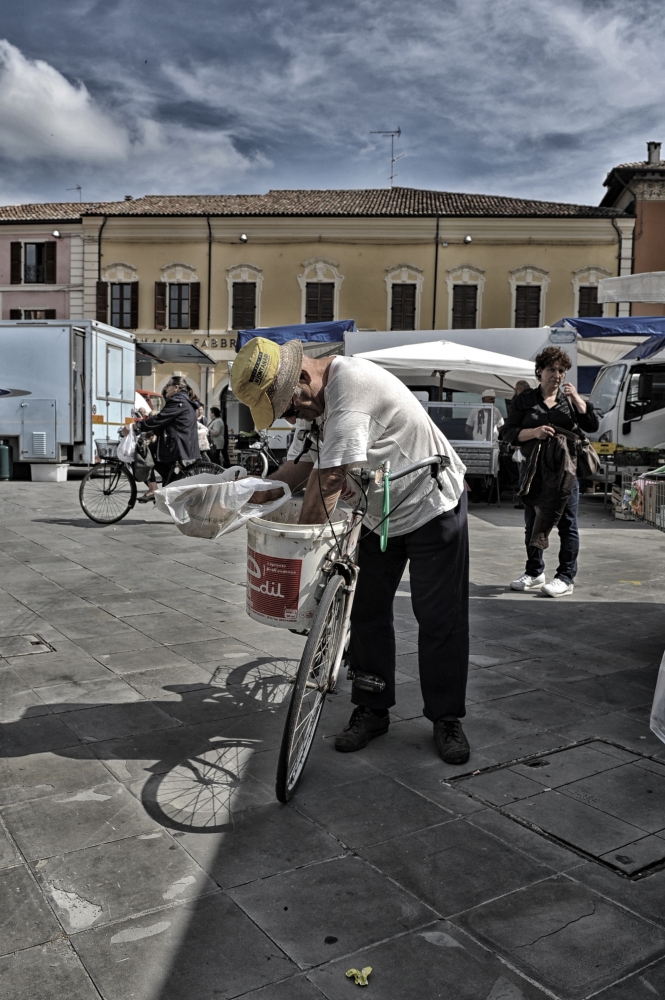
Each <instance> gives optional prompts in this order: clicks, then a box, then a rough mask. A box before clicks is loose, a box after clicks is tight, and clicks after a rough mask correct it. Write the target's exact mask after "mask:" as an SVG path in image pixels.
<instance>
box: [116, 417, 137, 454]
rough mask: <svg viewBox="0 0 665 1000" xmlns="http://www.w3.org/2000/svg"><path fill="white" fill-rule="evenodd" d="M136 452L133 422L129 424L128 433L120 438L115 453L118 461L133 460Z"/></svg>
mask: <svg viewBox="0 0 665 1000" xmlns="http://www.w3.org/2000/svg"><path fill="white" fill-rule="evenodd" d="M135 452H136V433H135V430H134V424H130V425H129V433H128V434H126V435H125V436H124V437H122V438H120V443H119V444H118V450H117V451H116V455H117V457H118V460H119V461H120V462H133V461H134V453H135Z"/></svg>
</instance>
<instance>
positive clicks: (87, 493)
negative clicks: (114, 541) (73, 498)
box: [79, 462, 136, 524]
mask: <svg viewBox="0 0 665 1000" xmlns="http://www.w3.org/2000/svg"><path fill="white" fill-rule="evenodd" d="M79 503H80V504H81V508H82V510H83V512H84V513H85V514H87V516H88V517H89V518H90V520H91V521H95V522H96V523H97V524H115V522H116V521H121V520H122V519H123V517H125V516H126V515H127V514H129V512H130V510H131V509H132V507H133V506H134V504H135V503H136V481H135V479H134V476H133V475H132V474H131V472H130V471H129V470H128V469H127V468H126V466H124V465H122V464H121V463H120V462H103V463H101V464H100V465H95V466H93V467H92V469H91V470H90V472H88V473H86V475H85V476H84V477H83V479H82V481H81V485H80V487H79Z"/></svg>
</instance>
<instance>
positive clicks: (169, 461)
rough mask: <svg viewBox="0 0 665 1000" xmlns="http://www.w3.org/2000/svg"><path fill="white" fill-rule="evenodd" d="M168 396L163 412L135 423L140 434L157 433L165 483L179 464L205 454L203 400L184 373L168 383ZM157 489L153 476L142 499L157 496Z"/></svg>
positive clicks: (157, 465) (157, 463) (157, 458)
mask: <svg viewBox="0 0 665 1000" xmlns="http://www.w3.org/2000/svg"><path fill="white" fill-rule="evenodd" d="M164 399H165V400H166V403H165V404H164V406H163V407H162V409H161V410H160V411H159V413H153V414H152V416H150V417H145V418H143V419H138V420H136V421H135V424H136V430H137V432H138V433H139V434H141V433H143V432H144V431H148V432H150V431H152V432H153V433H154V434H156V436H157V440H156V442H155V445H154V458H155V472H157V473H159V475H160V476H161V478H162V485H163V486H166V485H167V484H168V483H169V481H170V480H171V479H172V478H173V474H174V470H175V467H176V466H177V465H179V466H181V467H183V466H187V465H189V464H191V463H192V462H195V461H197V459H200V458H201V452H200V449H199V438H198V420H197V416H196V414H197V411H198V409H199V407H200V406H201V403H200V401H199V400H198V399H197V397H196V394H195V392H194V390H193V389H192V388H191V387H190V386H189V384H188V383H187V382H186V381H185V379H184V378H183V377H182V376H181V375H173V376H172V377H171V378H170V379H169V381H168V382H167V384H166V386H165V387H164ZM153 475H154V473H153ZM156 489H157V482H156V480H154V479H152V480H150V481H149V482H148V492H147V493H146V494H145V496H143V497H141V498H140V502H142V503H147V502H148V501H150V500H153V499H154V494H155V490H156Z"/></svg>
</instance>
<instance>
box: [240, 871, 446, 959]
mask: <svg viewBox="0 0 665 1000" xmlns="http://www.w3.org/2000/svg"><path fill="white" fill-rule="evenodd" d="M229 894H230V895H231V897H232V898H233V899H235V900H236V902H237V903H238V904H239V906H241V907H242V908H243V910H244V911H245V912H246V913H247V914H248V915H249V916H250V917H251V918H252V920H253V921H254V922H255V923H256V924H257V925H258V926H259V927H261V928H262V929H263V930H264V931H265V932H266V933H267V934H269V936H270V937H271V938H272V939H273V940H274V941H276V942H277V944H278V945H279V946H280V948H282V949H283V950H284V951H285V952H286V954H287V955H289V957H290V958H292V959H293V961H294V962H296V963H297V964H298V965H299V966H300V967H301V968H308V967H310V966H312V965H316V964H319V963H320V962H324V961H329V960H331V959H334V958H335V957H337V956H338V955H343V954H347V953H349V952H350V951H351V950H355V949H357V948H358V947H363V946H364V945H368V944H371V943H373V942H378V941H381V940H383V939H384V938H385V937H386V936H388V935H393V934H396V933H400V932H404V931H407V930H411V929H413V928H415V927H419V926H423V925H424V924H426V923H429V922H430V921H431V920H432V917H433V913H432V911H431V909H430V908H429V907H428V906H426V905H424V904H423V903H421V902H420V901H419V900H417V899H416V898H415V897H414V896H412V895H411V894H410V893H408V892H406V891H405V890H403V889H401V888H398V887H397V886H396V885H395V884H394V883H393V882H391V881H390V880H389V879H388V878H386V877H385V876H384V875H382V874H380V873H379V872H377V871H376V870H375V869H374V868H372V867H371V866H370V865H368V864H366V863H365V862H364V861H362V860H361V859H360V858H357V857H346V858H340V859H336V860H334V861H326V862H323V863H321V864H315V865H310V866H308V867H306V868H299V869H297V870H296V871H293V872H288V873H285V874H283V875H274V876H273V877H272V878H268V879H263V880H260V881H257V882H252V883H251V884H249V885H245V886H240V887H238V888H235V889H230V890H229ZM315 899H316V900H317V904H316V910H313V908H312V907H313V900H315ZM333 939H334V940H333Z"/></svg>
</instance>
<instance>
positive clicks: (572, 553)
mask: <svg viewBox="0 0 665 1000" xmlns="http://www.w3.org/2000/svg"><path fill="white" fill-rule="evenodd" d="M579 505H580V483H579V480H578V479H576V480H575V485H574V486H573V492H572V493H571V494H570V499H569V500H568V503H567V504H566V509H565V510H564V512H563V514H562V515H561V520H560V521H559V524H558V530H559V566H558V569H557V571H556V575H557V576H558V577H560V579H562V580H565V581H566V583H572V582H573V580H574V579H575V574H576V573H577V556H578V555H579V551H580V533H579V530H578V527H577V510H578V508H579ZM535 520H536V512H535V510H534V509H533V507H528V506H526V505H525V507H524V526H525V532H524V540H525V544H526V555H527V558H526V572H527V573H528V574H529V576H540V574H541V573H544V572H545V559H544V558H543V550H542V549H537V548H536V547H535V546H534V545H529V541H530V539H531V532H532V530H533V522H534V521H535Z"/></svg>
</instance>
